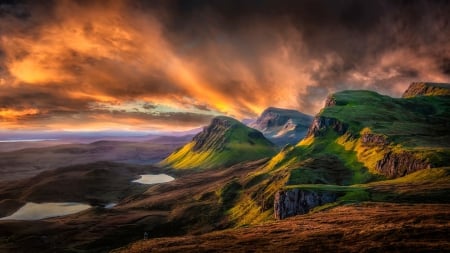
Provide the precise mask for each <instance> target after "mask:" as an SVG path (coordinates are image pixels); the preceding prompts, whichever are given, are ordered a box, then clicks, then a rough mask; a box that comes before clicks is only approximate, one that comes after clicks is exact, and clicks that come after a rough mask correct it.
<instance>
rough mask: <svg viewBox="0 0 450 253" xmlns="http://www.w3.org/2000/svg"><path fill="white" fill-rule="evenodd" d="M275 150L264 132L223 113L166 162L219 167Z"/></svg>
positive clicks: (167, 163) (271, 152) (177, 165)
mask: <svg viewBox="0 0 450 253" xmlns="http://www.w3.org/2000/svg"><path fill="white" fill-rule="evenodd" d="M272 154H274V149H273V144H272V143H271V142H270V141H269V140H267V139H266V138H265V137H264V135H263V134H262V133H261V132H259V131H258V130H255V129H252V128H250V127H247V126H245V125H244V124H242V123H241V122H239V121H237V120H236V119H233V118H230V117H226V116H219V117H215V118H214V119H212V121H211V123H210V124H209V125H208V126H206V127H204V128H203V131H202V132H200V133H198V134H197V135H196V136H194V138H193V139H192V141H191V142H189V143H188V144H186V145H184V146H183V147H181V148H180V149H179V150H177V151H175V152H173V153H172V154H170V155H169V157H167V158H166V159H165V160H164V161H163V162H162V164H163V165H168V166H171V167H173V168H177V169H190V168H217V167H220V166H229V165H232V164H235V163H238V162H243V161H251V160H257V159H261V158H264V157H268V156H270V155H272Z"/></svg>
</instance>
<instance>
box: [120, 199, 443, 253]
mask: <svg viewBox="0 0 450 253" xmlns="http://www.w3.org/2000/svg"><path fill="white" fill-rule="evenodd" d="M449 208H450V205H449V204H392V203H362V204H358V205H357V204H353V205H346V206H340V207H336V208H333V209H330V210H327V211H324V212H318V213H312V214H309V215H304V216H297V217H293V218H290V219H286V220H283V221H278V222H270V223H266V224H263V225H258V226H254V227H248V228H240V229H230V230H224V231H219V232H212V233H208V234H204V235H200V236H181V237H166V238H155V239H151V240H145V241H144V240H142V241H139V242H136V243H134V244H131V245H129V246H127V247H124V248H121V249H118V250H115V251H114V252H116V253H117V252H132V253H138V252H446V251H447V252H448V251H450V239H449V238H448V235H449V234H450V209H449Z"/></svg>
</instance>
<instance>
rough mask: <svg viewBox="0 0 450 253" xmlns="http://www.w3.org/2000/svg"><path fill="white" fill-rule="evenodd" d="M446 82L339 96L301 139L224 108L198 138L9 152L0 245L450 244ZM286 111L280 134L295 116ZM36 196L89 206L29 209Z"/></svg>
mask: <svg viewBox="0 0 450 253" xmlns="http://www.w3.org/2000/svg"><path fill="white" fill-rule="evenodd" d="M434 85H435V84H433V83H421V84H412V86H411V87H412V88H410V89H409V91H408V92H407V93H405V94H407V95H405V98H392V97H388V96H384V95H380V94H378V93H375V92H372V91H363V90H357V91H340V92H337V93H334V94H331V95H330V96H329V97H328V98H327V100H326V101H325V106H324V108H323V109H322V110H321V111H320V112H319V113H318V114H317V115H316V116H315V117H314V118H308V117H307V116H305V120H306V121H308V119H309V122H310V123H309V127H308V129H307V131H303V132H302V131H299V132H298V133H297V134H301V133H303V134H304V136H303V137H302V139H301V140H300V141H298V142H297V143H295V144H292V143H290V141H292V139H291V138H287V139H284V140H283V141H286V142H284V143H282V145H280V143H281V142H280V141H281V139H278V140H277V143H276V144H275V143H273V142H272V141H271V138H273V136H272V135H271V134H270V133H268V132H264V131H263V132H259V131H258V130H255V129H252V128H250V127H248V126H246V125H245V124H243V123H241V122H239V121H237V120H235V119H233V118H231V117H225V116H219V117H215V118H214V119H213V120H211V122H210V124H209V125H208V126H206V127H204V128H203V131H201V132H200V133H198V134H197V135H195V136H194V137H189V138H186V137H176V138H160V139H155V140H147V141H143V142H117V141H98V142H93V143H90V144H64V145H55V146H49V147H40V148H37V147H33V148H27V149H19V150H15V151H6V152H2V153H0V157H3V160H2V162H1V163H0V165H2V166H1V167H0V168H1V173H2V175H5V177H4V178H3V179H2V181H3V182H5V183H3V184H2V185H1V186H0V216H1V217H4V218H3V219H1V220H0V251H4V252H34V251H38V252H55V251H56V252H108V251H111V250H112V251H113V252H148V251H149V250H152V252H153V251H155V252H179V251H186V252H218V251H221V252H223V251H225V252H236V251H241V252H242V251H244V252H247V251H255V252H259V251H268V250H269V251H270V250H275V249H283V251H286V252H296V251H330V250H334V249H336V248H337V249H338V250H337V252H381V251H383V252H384V251H397V250H399V251H402V250H404V249H407V248H410V247H414V249H415V250H416V251H422V252H429V251H441V250H443V251H448V250H450V243H449V241H448V239H447V234H448V232H449V229H450V220H449V217H450V212H449V210H450V209H449V207H450V200H449V198H448V195H449V193H450V160H449V157H450V146H449V143H450V142H449V140H450V132H449V129H450V127H449V125H448V124H449V119H450V114H449V112H450V110H449V108H450V100H449V96H447V95H441V93H442V89H444V88H445V87H448V89H449V90H450V85H444V84H439V85H438V88H439V89H438V91H439V92H438V94H437V95H436V94H435V93H436V92H437V91H436V89H434V88H432V87H434ZM430 87H431V88H430ZM443 87H444V88H443ZM274 110H275V109H273V108H270V109H268V111H269V112H270V115H269V116H267V113H266V116H264V117H262V119H266V123H264V124H267V125H270V124H268V122H269V121H272V120H274V119H281V120H280V122H281V123H279V124H278V123H277V126H276V127H275V130H274V131H280V129H279V128H280V126H281V128H284V126H285V124H288V125H290V124H291V123H292V122H293V121H292V120H290V117H292V115H293V114H295V113H293V112H292V111H289V110H285V111H283V110H282V109H276V110H275V111H276V113H274V112H273V111H274ZM266 112H267V111H266ZM295 115H297V116H298V114H295ZM262 121H263V120H260V121H258V122H259V123H260V124H263V123H261V122H262ZM297 123H298V121H297ZM298 124H300V123H298ZM302 124H303V123H302ZM249 125H251V123H250V124H249ZM291 130H292V129H291ZM266 135H267V137H266ZM296 138H297V137H296ZM272 140H273V139H272ZM38 205H43V206H45V205H47V207H48V206H50V208H51V207H53V208H54V209H55V212H56V210H58V207H60V206H64V205H66V206H67V205H69V206H70V205H74V206H73V207H74V208H75V209H76V208H78V207H79V208H80V209H76V210H75V211H70V212H69V211H67V212H66V213H61V214H58V213H56V214H55V215H48V216H41V217H39V219H37V218H36V219H33V218H30V216H29V215H28V214H27V212H25V211H23V210H21V208H24V207H27V208H28V207H30V206H32V207H33V208H37V207H38ZM77 205H79V206H77ZM16 212H17V213H16ZM50 213H51V212H50ZM62 214H64V215H62ZM27 215H28V216H27ZM51 216H52V217H51ZM8 217H9V218H8ZM11 217H12V218H14V217H16V218H14V219H12V218H11ZM20 217H22V218H20ZM144 234H145V240H143V239H144ZM317 242H320V243H317Z"/></svg>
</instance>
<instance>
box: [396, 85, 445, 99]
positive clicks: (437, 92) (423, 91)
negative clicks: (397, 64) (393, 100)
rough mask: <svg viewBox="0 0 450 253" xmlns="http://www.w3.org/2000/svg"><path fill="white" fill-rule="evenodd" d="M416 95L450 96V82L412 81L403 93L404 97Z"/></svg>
mask: <svg viewBox="0 0 450 253" xmlns="http://www.w3.org/2000/svg"><path fill="white" fill-rule="evenodd" d="M416 96H450V84H447V83H428V82H416V83H412V84H411V85H410V86H409V88H408V89H407V90H406V91H405V93H403V96H402V97H403V98H409V97H416Z"/></svg>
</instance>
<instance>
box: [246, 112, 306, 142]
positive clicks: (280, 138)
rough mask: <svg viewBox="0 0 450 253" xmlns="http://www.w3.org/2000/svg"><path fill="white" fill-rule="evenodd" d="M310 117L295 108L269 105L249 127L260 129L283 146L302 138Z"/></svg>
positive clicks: (267, 136)
mask: <svg viewBox="0 0 450 253" xmlns="http://www.w3.org/2000/svg"><path fill="white" fill-rule="evenodd" d="M312 118H313V117H312V116H310V115H306V114H303V113H301V112H299V111H296V110H292V109H282V108H276V107H269V108H267V109H265V110H264V111H263V112H262V113H261V115H260V116H259V117H258V119H257V120H256V122H254V123H252V124H250V127H253V128H255V129H258V130H260V131H261V132H262V133H263V134H264V136H265V137H266V138H268V139H269V140H271V141H272V142H274V143H276V144H278V145H280V146H284V145H286V144H288V143H290V144H295V143H297V142H298V141H299V140H300V139H302V138H303V137H304V136H305V134H306V130H307V129H308V127H309V125H310V124H311V122H312Z"/></svg>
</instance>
